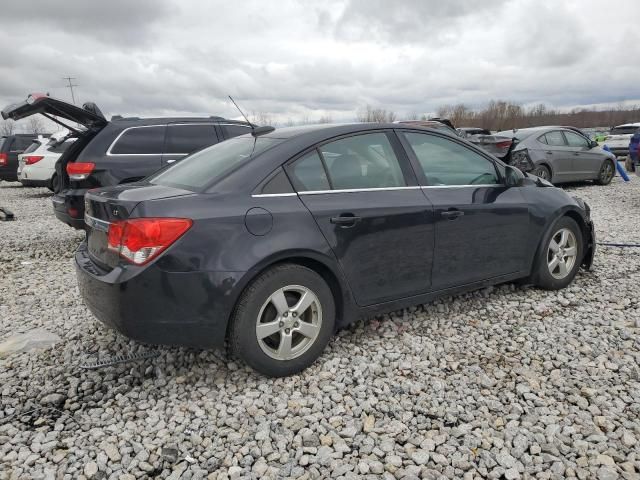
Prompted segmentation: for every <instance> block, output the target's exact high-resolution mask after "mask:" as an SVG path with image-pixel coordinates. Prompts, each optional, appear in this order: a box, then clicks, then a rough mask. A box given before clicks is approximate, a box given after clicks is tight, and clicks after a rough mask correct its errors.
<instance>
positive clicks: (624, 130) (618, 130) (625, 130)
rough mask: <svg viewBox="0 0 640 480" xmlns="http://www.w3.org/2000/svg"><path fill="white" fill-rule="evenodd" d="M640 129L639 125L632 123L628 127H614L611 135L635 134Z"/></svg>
mask: <svg viewBox="0 0 640 480" xmlns="http://www.w3.org/2000/svg"><path fill="white" fill-rule="evenodd" d="M639 129H640V127H639V126H633V125H630V126H628V127H614V128H612V129H611V132H610V133H609V135H633V134H634V133H636V132H637V131H638V130H639Z"/></svg>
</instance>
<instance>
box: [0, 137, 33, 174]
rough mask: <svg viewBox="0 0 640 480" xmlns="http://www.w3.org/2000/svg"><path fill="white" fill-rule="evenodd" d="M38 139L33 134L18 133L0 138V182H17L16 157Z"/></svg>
mask: <svg viewBox="0 0 640 480" xmlns="http://www.w3.org/2000/svg"><path fill="white" fill-rule="evenodd" d="M36 138H38V135H36V134H33V133H18V134H15V135H6V136H2V137H0V180H7V181H8V182H15V181H17V180H18V155H20V154H21V153H23V152H24V151H25V150H26V148H27V147H28V146H29V145H31V142H32V141H33V140H34V139H36Z"/></svg>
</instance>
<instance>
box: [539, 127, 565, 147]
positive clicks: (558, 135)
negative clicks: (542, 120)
mask: <svg viewBox="0 0 640 480" xmlns="http://www.w3.org/2000/svg"><path fill="white" fill-rule="evenodd" d="M544 136H545V138H546V139H547V145H551V146H553V147H566V146H567V144H566V143H565V141H564V136H563V135H562V132H561V131H560V130H554V131H552V132H547V133H545V134H544Z"/></svg>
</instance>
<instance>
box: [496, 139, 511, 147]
mask: <svg viewBox="0 0 640 480" xmlns="http://www.w3.org/2000/svg"><path fill="white" fill-rule="evenodd" d="M511 143H512V141H511V140H505V141H504V142H497V143H496V147H498V148H509V147H510V146H511Z"/></svg>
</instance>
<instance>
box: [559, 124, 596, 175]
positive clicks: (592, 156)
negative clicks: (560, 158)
mask: <svg viewBox="0 0 640 480" xmlns="http://www.w3.org/2000/svg"><path fill="white" fill-rule="evenodd" d="M563 133H564V136H565V138H566V139H567V144H568V145H569V147H570V148H571V150H572V151H573V161H572V164H571V167H572V168H571V169H572V171H573V175H574V176H575V179H576V180H592V179H594V178H596V177H597V176H598V172H599V171H600V167H601V166H602V153H601V152H599V151H598V150H593V149H592V148H591V145H590V142H589V140H587V139H586V138H585V137H583V136H582V135H578V134H577V133H575V132H571V131H569V130H565V131H564V132H563Z"/></svg>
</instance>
